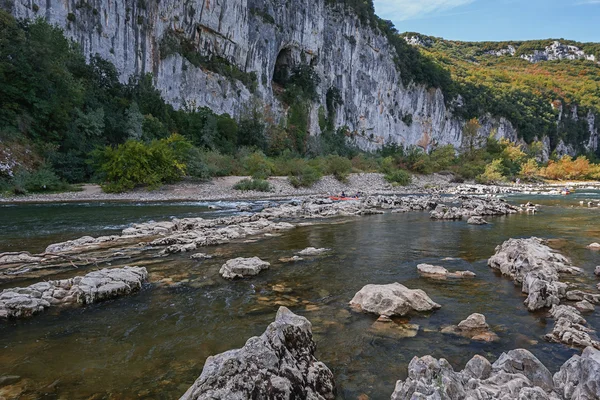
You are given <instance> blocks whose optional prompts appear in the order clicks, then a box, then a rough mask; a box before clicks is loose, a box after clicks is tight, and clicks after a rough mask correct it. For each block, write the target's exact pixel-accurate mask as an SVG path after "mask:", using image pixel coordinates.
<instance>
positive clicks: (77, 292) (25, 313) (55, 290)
mask: <svg viewBox="0 0 600 400" xmlns="http://www.w3.org/2000/svg"><path fill="white" fill-rule="evenodd" d="M147 280H148V271H147V270H146V268H143V267H124V268H112V269H108V268H106V269H102V270H99V271H93V272H90V273H89V274H87V275H84V276H78V277H75V278H71V279H63V280H58V281H48V282H39V283H35V284H33V285H31V286H28V287H25V288H18V287H17V288H11V289H5V290H3V291H2V292H0V318H23V317H29V316H32V315H34V314H38V313H40V312H42V311H44V310H46V309H47V308H49V307H52V306H57V307H58V306H68V305H76V304H92V303H96V302H99V301H103V300H107V299H112V298H115V297H120V296H124V295H128V294H130V293H132V292H134V291H137V290H139V289H141V287H142V284H143V283H144V282H146V281H147Z"/></svg>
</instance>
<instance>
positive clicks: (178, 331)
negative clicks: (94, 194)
mask: <svg viewBox="0 0 600 400" xmlns="http://www.w3.org/2000/svg"><path fill="white" fill-rule="evenodd" d="M588 199H595V200H596V203H597V202H598V201H600V193H598V192H578V193H577V194H575V195H573V196H569V197H549V196H546V197H541V196H540V197H510V198H509V201H511V202H515V203H522V202H525V201H528V200H532V201H534V202H536V203H538V204H542V207H541V209H540V212H539V213H537V214H535V215H532V214H519V215H511V216H507V217H498V218H489V221H490V222H491V224H490V225H487V226H471V225H468V224H466V222H462V221H458V222H454V221H453V222H450V221H432V220H430V218H429V215H428V214H427V213H420V212H411V213H406V214H384V215H375V216H366V217H357V218H338V219H332V220H327V221H321V222H317V223H315V224H311V225H307V226H301V227H298V228H296V229H293V230H291V231H288V232H285V233H283V234H282V235H281V236H275V237H268V238H261V239H260V240H257V241H251V242H249V243H241V242H240V243H231V244H226V245H222V246H213V247H208V248H206V249H203V250H202V251H206V252H208V253H210V254H213V255H214V256H215V257H214V258H213V259H210V260H205V261H194V260H191V259H189V254H188V255H185V254H183V255H171V256H168V257H156V256H151V257H150V256H148V254H145V255H144V256H143V257H144V258H141V259H132V260H128V262H127V265H144V266H146V267H147V268H148V271H149V272H150V278H151V282H152V283H151V284H149V285H147V287H145V288H144V289H143V290H142V291H141V292H140V293H137V294H134V295H132V296H129V297H125V298H120V299H117V300H113V301H108V302H105V303H100V304H96V305H93V306H89V307H85V308H77V309H65V310H61V311H48V312H46V313H44V314H42V315H39V316H36V317H33V318H30V319H26V320H19V321H8V322H6V321H4V322H0V349H1V350H0V376H5V375H18V376H20V377H21V378H22V381H21V384H23V385H26V387H27V391H26V393H27V394H30V395H31V398H40V397H41V398H47V399H54V398H70V399H79V398H83V399H85V398H95V399H96V398H97V399H101V398H107V399H130V398H132V399H133V398H156V399H173V398H177V397H178V396H181V395H182V394H183V393H184V392H185V390H187V388H188V387H189V386H190V385H191V384H192V383H193V382H194V380H195V379H196V378H197V377H198V376H199V375H200V372H201V371H202V366H203V363H204V361H205V359H206V358H207V357H208V356H210V355H213V354H216V353H220V352H223V351H226V350H229V349H232V348H238V347H241V346H243V344H244V343H245V341H246V340H247V339H248V338H249V337H251V336H254V335H259V334H261V333H262V332H263V331H264V330H265V328H266V326H267V325H268V324H269V323H270V322H272V321H273V319H274V317H275V313H276V310H277V308H278V307H279V305H286V306H288V307H289V308H290V309H291V310H292V311H294V312H295V313H298V314H301V315H304V316H306V317H307V318H308V319H309V320H310V321H311V322H312V324H313V333H314V338H315V341H316V343H317V358H318V359H319V360H321V361H323V362H325V363H326V364H327V366H329V367H330V368H331V369H332V371H333V373H334V376H335V378H336V384H337V387H338V395H339V396H338V397H339V398H340V399H355V398H357V397H358V396H359V395H361V394H366V395H368V396H369V398H371V399H385V398H389V396H390V395H391V393H392V392H393V390H394V385H395V381H396V380H397V379H404V378H405V377H406V374H407V365H408V363H409V362H410V360H411V359H412V357H413V356H422V355H425V354H431V355H433V356H434V357H437V358H439V357H444V358H446V359H447V360H448V361H450V363H451V364H452V365H453V366H454V367H455V369H462V368H463V367H464V364H465V363H466V362H467V361H468V360H469V359H470V358H471V357H472V356H473V355H475V354H481V355H483V356H485V357H488V358H489V359H490V360H491V361H493V360H494V359H495V358H497V357H498V356H499V355H500V354H501V353H502V351H506V350H510V349H513V348H526V349H528V350H530V351H531V352H533V353H534V354H535V355H536V356H537V357H538V358H539V359H540V360H541V361H542V362H543V363H544V364H545V365H546V366H547V367H549V369H550V370H551V372H555V371H556V370H557V369H558V368H559V366H560V365H561V364H562V363H563V362H564V361H566V360H567V359H568V358H569V357H570V356H571V355H573V354H575V353H577V352H578V350H576V349H569V348H568V347H566V346H564V345H560V344H551V343H548V342H545V341H544V340H543V335H544V334H545V333H547V332H548V331H550V330H551V328H552V325H553V320H551V319H547V318H546V313H545V312H537V313H530V312H528V311H527V309H526V308H525V306H524V305H523V300H524V296H523V295H522V294H521V293H520V288H518V287H516V286H515V285H514V284H513V283H512V281H510V280H509V279H507V278H503V277H501V276H499V275H498V274H497V273H495V272H494V271H492V270H491V269H490V268H489V267H488V266H487V259H488V258H489V257H490V256H491V255H492V254H493V253H494V248H495V247H496V246H497V245H499V244H501V243H502V242H503V241H504V240H506V239H508V238H511V237H529V236H538V237H543V238H548V239H557V240H555V241H553V242H552V246H553V247H555V248H557V249H559V250H560V251H561V252H563V254H565V255H566V256H568V257H570V258H571V259H572V260H573V263H574V265H576V266H579V267H581V268H583V269H584V270H585V271H586V274H585V276H583V277H576V278H571V282H575V283H576V284H577V285H578V286H579V287H580V288H583V289H585V290H588V291H589V290H592V292H596V291H597V290H596V289H595V284H596V283H597V279H596V278H595V277H594V275H593V271H594V267H595V266H596V265H600V253H599V252H593V251H591V250H588V249H586V248H585V246H586V245H588V244H590V243H592V242H600V224H599V223H598V217H599V216H600V208H597V207H593V208H588V207H587V205H586V206H585V207H582V206H581V205H580V204H579V201H580V200H585V201H586V202H587V200H588ZM235 205H236V204H235V203H152V204H132V203H102V204H98V203H89V204H38V205H10V206H8V205H2V206H0V251H16V250H28V251H32V252H38V251H42V250H43V249H44V248H45V246H46V245H48V244H50V243H53V242H57V241H62V240H66V239H72V238H77V237H80V236H83V235H94V236H95V235H104V234H113V233H117V232H119V231H120V230H121V229H123V228H124V227H126V226H128V225H129V224H130V223H132V222H143V221H149V220H156V221H158V220H164V219H169V218H172V217H189V216H205V217H207V218H210V217H214V216H223V215H231V214H234V213H236V212H237V211H236V209H235ZM254 205H255V206H260V204H254ZM212 206H216V207H217V208H218V209H216V210H215V209H212V208H214V207H212ZM308 246H314V247H328V248H331V249H332V252H331V253H330V255H327V256H323V257H315V258H309V259H306V260H305V261H301V262H297V263H293V264H285V263H282V262H280V261H278V260H279V258H281V257H289V256H291V255H293V254H294V253H295V252H297V251H299V250H302V249H304V248H305V247H308ZM239 256H259V257H261V258H262V259H264V260H266V261H269V262H270V263H271V264H272V266H271V268H270V269H269V270H267V271H265V272H263V273H261V274H260V275H259V276H257V277H255V278H253V279H249V280H240V281H233V282H230V281H225V280H223V279H222V278H221V277H220V276H219V274H218V270H219V268H220V266H221V265H222V264H223V263H224V262H225V261H226V260H228V259H230V258H234V257H239ZM422 262H426V263H432V264H436V265H442V266H444V267H446V268H448V269H450V270H464V269H468V270H471V271H473V272H475V273H476V274H477V277H476V278H474V279H462V280H458V279H456V280H447V281H436V280H431V279H426V278H421V277H419V275H418V274H417V271H416V265H417V264H419V263H422ZM123 265H125V264H123ZM114 266H117V264H114ZM83 273H85V270H82V269H79V270H76V271H71V272H66V273H61V274H59V275H57V277H60V278H63V277H70V276H74V275H77V274H83ZM33 282H35V281H24V282H19V285H26V284H31V283H33ZM392 282H400V283H402V284H404V285H406V286H408V287H409V288H413V289H416V288H420V289H423V290H425V291H426V292H427V294H428V295H429V296H430V297H431V298H432V299H433V300H434V301H435V302H437V303H439V304H441V305H442V308H441V309H440V310H437V311H435V312H433V313H430V314H421V315H413V316H411V317H407V318H405V320H406V322H410V323H411V324H416V325H418V326H419V331H418V334H417V335H416V336H415V337H402V335H399V334H398V333H394V332H387V331H383V332H382V331H378V330H375V329H373V328H372V325H373V323H374V321H375V320H376V316H371V315H366V314H359V313H355V312H353V311H351V310H350V309H349V307H348V302H349V300H350V299H351V298H352V297H353V295H354V294H355V293H356V292H357V291H358V290H359V289H360V288H361V287H362V286H364V285H365V284H369V283H375V284H385V283H392ZM7 285H8V284H4V286H2V285H0V289H2V288H3V287H7ZM10 285H11V286H12V285H14V283H11V284H10ZM474 312H479V313H482V314H484V315H485V316H486V318H487V322H488V323H489V324H490V325H491V327H492V329H493V330H494V331H495V332H496V333H497V334H498V335H499V336H500V341H499V342H496V343H477V342H471V341H469V340H467V339H464V338H457V337H455V336H449V335H446V334H442V333H440V332H439V331H440V328H441V327H442V326H445V325H450V324H457V323H458V322H459V321H461V320H463V319H465V318H466V317H467V316H468V315H469V314H471V313H474ZM586 318H587V320H588V322H589V324H590V325H591V326H592V327H594V328H595V329H600V313H599V312H598V311H596V312H595V313H594V314H593V315H590V316H587V317H586Z"/></svg>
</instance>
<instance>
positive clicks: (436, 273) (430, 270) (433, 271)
mask: <svg viewBox="0 0 600 400" xmlns="http://www.w3.org/2000/svg"><path fill="white" fill-rule="evenodd" d="M417 271H419V274H421V275H423V276H425V277H428V278H434V279H446V278H474V277H475V273H474V272H471V271H456V272H450V271H448V270H447V269H446V268H444V267H440V266H437V265H429V264H419V265H417Z"/></svg>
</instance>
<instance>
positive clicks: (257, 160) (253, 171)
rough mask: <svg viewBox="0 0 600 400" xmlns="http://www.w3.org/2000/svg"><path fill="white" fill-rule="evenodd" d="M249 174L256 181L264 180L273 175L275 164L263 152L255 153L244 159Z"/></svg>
mask: <svg viewBox="0 0 600 400" xmlns="http://www.w3.org/2000/svg"><path fill="white" fill-rule="evenodd" d="M244 167H245V168H246V171H247V173H248V174H249V175H250V176H252V178H254V179H258V180H264V179H267V178H268V177H269V176H271V175H272V174H273V171H274V170H275V164H274V163H273V162H272V161H271V160H269V159H267V157H266V156H265V155H264V154H263V153H262V152H254V153H251V154H249V155H248V156H247V157H246V158H245V159H244Z"/></svg>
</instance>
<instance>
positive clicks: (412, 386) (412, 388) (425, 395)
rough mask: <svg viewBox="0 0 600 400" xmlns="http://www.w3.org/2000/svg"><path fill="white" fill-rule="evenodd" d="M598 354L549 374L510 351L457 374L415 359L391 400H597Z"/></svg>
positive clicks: (588, 353) (439, 363) (589, 351)
mask: <svg viewBox="0 0 600 400" xmlns="http://www.w3.org/2000/svg"><path fill="white" fill-rule="evenodd" d="M598 382H600V351H598V350H596V349H594V348H592V347H588V348H586V349H585V350H584V351H583V354H582V355H581V356H578V355H575V356H573V357H572V358H571V359H569V360H568V361H567V362H566V363H565V364H563V366H562V367H561V368H560V371H559V372H557V373H556V374H554V377H552V375H551V374H550V371H548V369H547V368H546V367H545V366H544V365H543V364H542V363H541V362H540V361H539V360H538V359H537V358H536V357H535V356H534V355H533V354H531V353H530V352H529V351H527V350H524V349H517V350H511V351H509V352H508V353H503V354H502V355H501V356H500V358H498V360H497V361H496V362H495V363H494V364H490V362H489V361H488V360H487V359H485V358H483V357H481V356H479V355H476V356H475V357H473V358H472V359H471V360H470V361H469V362H468V363H467V365H466V366H465V369H464V370H462V371H460V372H455V371H454V369H453V368H452V366H451V365H450V364H449V363H448V361H446V360H445V359H443V358H442V359H440V360H436V359H435V358H433V357H431V356H424V357H421V358H418V357H415V358H413V359H412V361H411V362H410V364H409V366H408V378H407V379H406V380H405V381H398V382H397V383H396V389H395V391H394V393H393V394H392V400H408V399H523V400H525V399H535V400H559V399H581V400H584V399H599V398H600V385H599V384H598Z"/></svg>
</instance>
